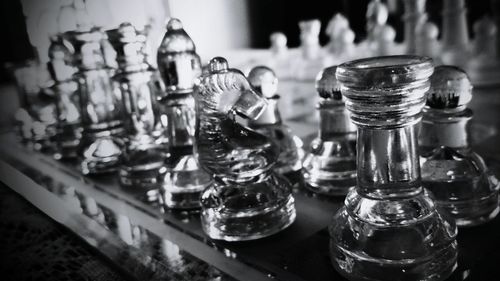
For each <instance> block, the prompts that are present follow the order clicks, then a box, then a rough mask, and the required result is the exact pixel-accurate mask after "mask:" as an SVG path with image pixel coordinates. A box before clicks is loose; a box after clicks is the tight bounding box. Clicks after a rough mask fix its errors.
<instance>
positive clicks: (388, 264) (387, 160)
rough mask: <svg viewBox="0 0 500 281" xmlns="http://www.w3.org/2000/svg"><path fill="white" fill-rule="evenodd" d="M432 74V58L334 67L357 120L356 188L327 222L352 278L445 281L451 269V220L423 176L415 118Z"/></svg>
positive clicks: (336, 257) (338, 259) (335, 255)
mask: <svg viewBox="0 0 500 281" xmlns="http://www.w3.org/2000/svg"><path fill="white" fill-rule="evenodd" d="M432 72H433V65H432V61H431V60H430V59H428V58H422V57H416V56H392V57H377V58H368V59H363V60H357V61H352V62H347V63H345V64H342V65H340V66H339V67H338V69H337V72H336V73H337V74H336V77H337V79H338V80H339V82H340V83H341V84H342V94H343V95H344V97H345V98H346V107H347V109H348V110H349V111H350V112H351V118H352V120H353V122H354V123H355V124H356V125H357V126H358V140H357V177H358V181H357V186H356V188H355V189H353V190H351V191H350V192H349V194H348V195H347V197H346V199H345V202H344V206H343V207H342V208H341V209H340V210H339V211H338V212H337V213H336V214H335V216H334V218H333V222H332V225H331V227H330V228H329V232H330V239H331V240H330V241H331V244H330V253H331V257H332V262H333V265H334V267H335V268H336V270H337V271H338V272H339V273H340V274H342V275H343V276H345V277H346V278H347V279H349V280H444V279H445V278H447V277H448V276H449V275H450V274H451V273H452V272H453V271H454V270H455V268H456V258H457V243H456V240H455V237H456V234H457V230H456V226H455V224H454V221H453V219H450V218H447V217H446V215H445V213H442V212H441V211H438V209H437V208H436V204H435V203H434V201H433V199H432V198H431V197H430V196H429V194H428V193H427V192H426V191H425V190H424V189H423V188H422V185H421V178H420V166H419V156H418V145H417V134H416V130H415V124H416V123H418V122H419V120H420V118H421V110H422V108H423V106H424V104H425V94H426V92H427V91H428V89H429V80H428V78H429V77H430V75H431V74H432Z"/></svg>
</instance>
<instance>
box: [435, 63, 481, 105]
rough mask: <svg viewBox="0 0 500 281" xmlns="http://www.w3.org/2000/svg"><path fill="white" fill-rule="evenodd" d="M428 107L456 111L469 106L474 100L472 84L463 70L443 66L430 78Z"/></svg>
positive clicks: (436, 69) (437, 68)
mask: <svg viewBox="0 0 500 281" xmlns="http://www.w3.org/2000/svg"><path fill="white" fill-rule="evenodd" d="M430 82H431V87H430V89H429V92H428V94H427V106H428V107H430V108H434V109H455V108H460V107H463V106H465V105H467V104H468V103H469V102H470V101H471V99H472V84H471V82H470V79H469V77H468V76H467V73H465V71H464V70H462V69H461V68H458V67H456V66H451V65H441V66H438V67H436V68H435V70H434V74H432V76H431V78H430Z"/></svg>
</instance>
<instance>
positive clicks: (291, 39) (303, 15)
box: [0, 0, 491, 82]
mask: <svg viewBox="0 0 500 281" xmlns="http://www.w3.org/2000/svg"><path fill="white" fill-rule="evenodd" d="M237 1H240V0H237ZM247 1H248V7H249V13H250V17H249V18H250V21H251V22H250V26H251V33H250V34H251V40H250V42H251V47H252V48H267V47H269V34H271V33H272V32H275V31H281V32H283V33H285V35H286V36H287V37H288V46H290V47H297V46H298V45H299V28H298V22H299V21H300V20H306V19H314V18H318V19H320V20H321V24H322V27H321V29H322V30H321V35H320V42H321V44H325V43H326V42H327V41H328V38H327V36H326V35H325V34H324V29H325V27H326V25H327V24H328V21H329V20H330V19H331V18H332V16H333V15H334V14H335V13H336V12H341V13H343V14H344V15H346V16H347V17H348V19H349V21H350V25H351V28H352V29H353V30H354V32H355V33H356V41H360V40H362V39H363V38H364V37H365V36H366V32H365V14H366V7H367V5H368V2H369V0H329V1H325V0H323V1H321V0H247ZM383 2H385V1H383ZM394 2H395V3H396V4H397V5H396V9H395V10H394V11H392V13H391V14H390V16H389V23H390V24H391V25H392V26H393V27H394V28H395V29H396V33H397V37H396V40H397V41H402V40H403V22H402V20H401V16H402V14H403V12H404V11H403V1H402V0H394ZM442 2H443V0H428V1H427V12H428V14H429V18H430V20H431V21H433V22H434V23H436V24H437V25H438V26H440V25H441V19H440V18H441V16H440V14H441V9H442ZM466 5H467V8H468V14H467V16H468V19H469V31H472V24H473V23H474V22H475V21H476V20H477V19H479V18H480V17H482V16H483V15H485V14H489V13H490V11H491V9H490V1H489V0H467V1H466ZM0 24H1V25H0V26H1V28H0V33H1V34H0V38H2V39H1V40H2V43H1V44H0V82H5V81H6V80H8V79H9V75H8V74H7V72H6V71H5V69H4V67H3V66H4V65H5V63H6V62H22V61H24V60H27V59H30V58H33V56H34V53H33V50H32V47H31V45H30V43H29V40H28V35H27V34H26V26H25V21H24V15H23V14H22V7H21V2H20V0H3V1H0ZM472 35H473V34H472V32H471V36H472Z"/></svg>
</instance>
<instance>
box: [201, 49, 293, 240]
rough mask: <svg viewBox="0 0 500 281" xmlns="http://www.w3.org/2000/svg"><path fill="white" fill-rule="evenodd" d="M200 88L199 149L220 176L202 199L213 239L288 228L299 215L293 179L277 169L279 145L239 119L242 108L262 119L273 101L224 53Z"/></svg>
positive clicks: (203, 159) (244, 113)
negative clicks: (295, 201)
mask: <svg viewBox="0 0 500 281" xmlns="http://www.w3.org/2000/svg"><path fill="white" fill-rule="evenodd" d="M199 88H200V89H199V93H198V94H199V104H198V122H197V130H196V134H197V138H196V140H197V148H198V151H199V153H200V163H201V164H202V166H203V167H204V168H205V169H206V170H207V171H209V172H210V173H211V174H212V175H214V177H215V181H214V183H213V184H212V185H210V186H209V187H208V188H207V189H206V190H205V191H204V192H203V195H202V199H201V204H202V213H201V223H202V227H203V230H204V231H205V233H206V234H207V235H208V236H209V237H210V238H212V239H219V240H226V241H242V240H253V239H258V238H262V237H266V236H269V235H271V234H274V233H276V232H279V231H281V230H283V229H285V228H286V227H288V226H289V225H290V224H292V222H293V221H294V220H295V215H296V214H295V206H294V198H293V196H292V193H291V184H290V182H289V181H288V180H287V179H286V178H284V177H282V176H280V175H278V174H277V173H276V172H274V171H273V169H272V168H273V166H274V165H275V164H276V162H277V161H278V157H279V154H280V149H279V146H278V145H277V144H276V143H274V142H273V141H272V140H271V139H269V138H268V137H266V136H264V135H261V134H260V133H257V132H255V131H253V130H250V129H248V128H246V127H244V126H242V125H240V124H239V123H237V122H236V121H235V114H236V113H237V114H239V115H241V116H244V117H246V118H249V119H254V120H255V119H257V118H258V117H259V116H260V115H261V114H262V113H263V111H264V110H265V107H266V105H267V100H266V99H265V98H264V97H262V96H261V95H259V93H257V92H256V91H255V90H254V89H253V88H252V86H251V85H250V83H249V82H248V80H247V79H246V78H245V76H244V75H243V73H241V72H240V71H238V70H236V69H230V68H228V64H227V61H226V60H225V59H224V58H220V57H217V58H213V59H212V60H211V61H210V63H209V74H208V75H206V76H203V77H202V79H201V81H200V85H199Z"/></svg>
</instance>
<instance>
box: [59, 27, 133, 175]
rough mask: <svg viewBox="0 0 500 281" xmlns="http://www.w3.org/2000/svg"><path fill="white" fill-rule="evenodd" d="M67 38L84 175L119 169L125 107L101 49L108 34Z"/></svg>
mask: <svg viewBox="0 0 500 281" xmlns="http://www.w3.org/2000/svg"><path fill="white" fill-rule="evenodd" d="M63 36H64V38H65V39H66V40H68V42H70V43H71V45H72V47H73V48H74V54H73V59H74V61H73V64H74V65H75V67H77V69H78V71H77V72H76V74H75V75H74V79H75V81H76V82H77V83H78V94H79V98H80V113H81V121H82V127H83V132H82V139H81V142H80V146H79V148H78V155H79V157H80V158H81V171H82V173H83V174H101V173H109V172H114V171H116V169H117V167H118V163H119V161H120V154H121V147H122V143H121V141H120V137H121V136H122V135H123V132H124V129H123V124H122V123H123V121H122V120H123V109H122V100H121V94H120V91H119V89H117V88H115V87H114V85H113V83H112V80H111V76H112V75H113V70H112V69H110V68H108V67H107V66H106V65H105V61H104V54H103V51H102V44H103V40H105V39H106V35H105V34H104V33H103V32H101V31H100V30H99V29H91V30H89V31H68V32H65V33H64V35H63Z"/></svg>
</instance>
